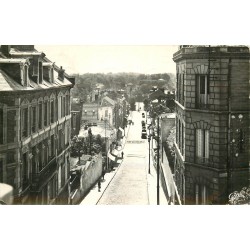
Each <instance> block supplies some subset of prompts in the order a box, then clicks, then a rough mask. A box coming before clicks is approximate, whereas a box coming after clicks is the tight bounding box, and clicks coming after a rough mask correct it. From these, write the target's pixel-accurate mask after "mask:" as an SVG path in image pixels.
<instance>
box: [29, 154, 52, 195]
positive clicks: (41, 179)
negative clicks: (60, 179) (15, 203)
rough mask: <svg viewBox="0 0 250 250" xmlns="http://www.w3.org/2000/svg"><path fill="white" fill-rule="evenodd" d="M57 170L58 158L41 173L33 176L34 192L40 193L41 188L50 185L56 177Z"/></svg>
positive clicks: (32, 185) (32, 187) (32, 186)
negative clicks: (53, 177) (50, 181)
mask: <svg viewBox="0 0 250 250" xmlns="http://www.w3.org/2000/svg"><path fill="white" fill-rule="evenodd" d="M56 169H57V164H56V158H53V159H52V160H51V161H50V162H49V163H48V164H47V165H46V166H45V167H44V168H43V169H42V170H41V171H40V172H39V173H35V174H32V175H31V180H32V183H31V189H32V191H34V192H39V191H40V190H41V188H42V187H43V186H44V185H45V184H46V183H48V181H49V180H50V179H51V177H52V176H54V174H55V172H56Z"/></svg>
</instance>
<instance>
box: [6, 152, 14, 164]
mask: <svg viewBox="0 0 250 250" xmlns="http://www.w3.org/2000/svg"><path fill="white" fill-rule="evenodd" d="M14 162H15V151H8V152H7V164H11V163H14Z"/></svg>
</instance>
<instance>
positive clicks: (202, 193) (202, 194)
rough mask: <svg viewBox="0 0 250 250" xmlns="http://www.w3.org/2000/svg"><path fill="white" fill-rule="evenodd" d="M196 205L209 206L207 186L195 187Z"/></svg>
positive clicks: (197, 185)
mask: <svg viewBox="0 0 250 250" xmlns="http://www.w3.org/2000/svg"><path fill="white" fill-rule="evenodd" d="M195 204H196V205H206V204H207V187H206V186H205V185H199V184H196V185H195Z"/></svg>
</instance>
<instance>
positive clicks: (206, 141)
mask: <svg viewBox="0 0 250 250" xmlns="http://www.w3.org/2000/svg"><path fill="white" fill-rule="evenodd" d="M205 158H206V159H208V158H209V130H205Z"/></svg>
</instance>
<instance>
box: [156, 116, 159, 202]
mask: <svg viewBox="0 0 250 250" xmlns="http://www.w3.org/2000/svg"><path fill="white" fill-rule="evenodd" d="M159 123H160V119H159V116H157V186H156V188H157V205H160V136H159V133H160V126H159Z"/></svg>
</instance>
